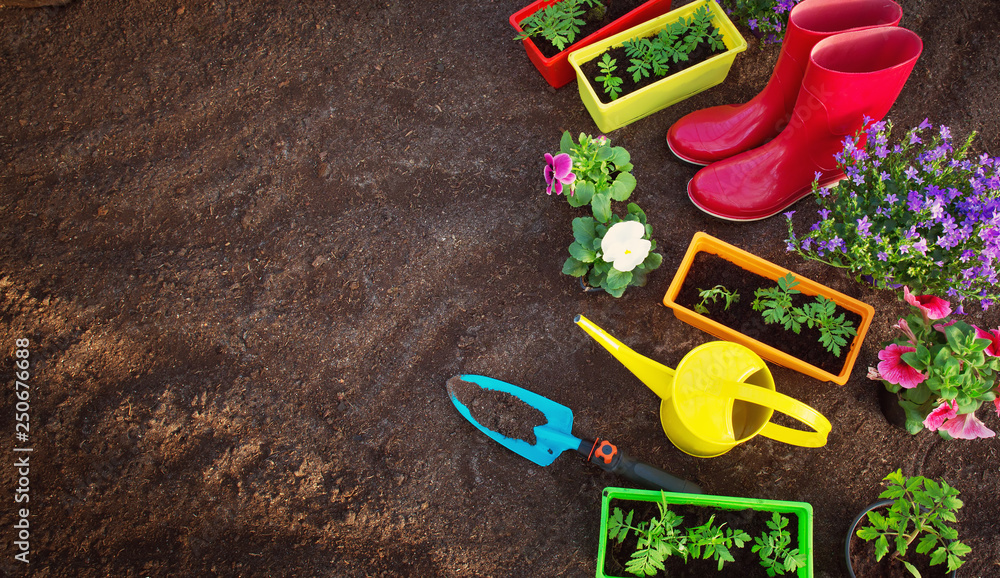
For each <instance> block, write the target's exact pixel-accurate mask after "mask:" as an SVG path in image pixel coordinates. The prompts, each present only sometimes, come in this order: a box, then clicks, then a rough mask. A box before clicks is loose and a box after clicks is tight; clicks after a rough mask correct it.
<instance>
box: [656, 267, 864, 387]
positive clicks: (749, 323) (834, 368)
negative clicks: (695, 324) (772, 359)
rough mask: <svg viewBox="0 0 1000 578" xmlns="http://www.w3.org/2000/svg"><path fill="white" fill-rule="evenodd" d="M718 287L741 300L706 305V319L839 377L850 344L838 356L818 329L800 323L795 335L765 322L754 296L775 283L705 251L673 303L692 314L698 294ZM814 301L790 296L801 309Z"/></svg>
mask: <svg viewBox="0 0 1000 578" xmlns="http://www.w3.org/2000/svg"><path fill="white" fill-rule="evenodd" d="M720 284H721V285H724V286H725V288H726V289H727V290H729V291H730V292H733V293H735V294H737V295H739V296H740V298H739V300H738V301H736V302H735V303H733V304H732V305H731V306H730V307H729V308H728V309H726V308H725V305H724V304H723V303H722V302H721V301H718V302H716V303H715V304H711V303H709V304H707V307H708V309H709V314H708V315H705V317H708V318H709V319H712V320H713V321H716V322H718V323H721V324H722V325H725V326H726V327H728V328H730V329H733V330H735V331H738V332H740V333H742V334H744V335H746V336H747V337H751V338H753V339H756V340H757V341H760V342H761V343H766V344H767V345H770V346H771V347H774V348H776V349H779V350H781V351H784V352H785V353H787V354H789V355H792V356H793V357H796V358H798V359H800V360H802V361H805V362H806V363H809V364H810V365H814V366H816V367H818V368H820V369H822V370H824V371H827V372H829V373H832V374H833V375H838V374H839V373H840V372H841V370H843V368H844V360H845V358H846V357H847V353H848V352H849V351H850V349H851V348H850V342H848V345H847V346H846V347H842V348H841V351H840V356H839V357H838V356H836V355H834V354H833V353H832V352H830V351H827V350H826V348H825V347H823V344H822V343H820V341H819V339H820V332H819V329H817V328H809V327H808V326H807V325H805V324H803V325H802V328H801V329H800V331H799V333H798V334H796V333H794V332H792V331H791V330H786V329H785V328H784V327H783V326H781V325H779V324H777V323H770V324H768V323H765V322H764V318H763V316H762V315H761V312H759V311H754V310H753V301H754V294H755V292H756V291H757V289H770V288H771V287H776V286H777V283H776V282H774V281H772V280H771V279H768V278H766V277H763V276H761V275H757V274H756V273H752V272H750V271H747V270H745V269H742V268H740V267H739V266H737V265H735V264H733V263H731V262H729V261H727V260H725V259H723V258H722V257H719V256H718V255H715V254H712V253H706V252H700V253H697V254H696V255H695V257H694V260H693V261H692V262H691V268H690V269H689V271H688V274H687V277H686V278H685V279H684V284H683V285H681V289H680V291H678V293H677V298H676V299H675V301H676V302H677V304H678V305H682V306H684V307H687V308H688V309H691V310H692V311H693V310H694V307H695V305H697V304H699V303H701V301H702V298H701V297H700V296H699V294H700V293H701V291H702V290H703V289H711V288H713V287H715V286H716V285H720ZM813 299H814V297H813V296H807V295H804V294H802V293H799V294H797V295H792V307H803V306H804V305H805V304H806V303H808V302H810V301H812V300H813ZM841 314H843V315H844V319H845V320H846V321H848V322H850V323H851V324H852V326H853V327H854V328H855V330H857V328H858V326H860V325H861V316H860V315H858V314H857V313H854V312H853V311H848V310H847V309H843V308H841V307H838V308H837V312H836V313H835V316H837V317H839V316H840V315H841Z"/></svg>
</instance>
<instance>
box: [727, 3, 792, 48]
mask: <svg viewBox="0 0 1000 578" xmlns="http://www.w3.org/2000/svg"><path fill="white" fill-rule="evenodd" d="M801 1H802V0H722V1H721V2H720V4H721V5H722V7H723V9H725V11H726V14H728V15H729V17H730V18H731V19H732V20H733V21H734V22H736V23H739V24H742V25H743V26H746V27H747V28H749V29H750V32H752V33H753V35H754V36H756V37H757V38H760V39H761V40H762V41H763V42H762V44H761V46H763V45H765V44H775V43H780V42H781V41H782V40H784V38H785V30H786V29H787V28H788V13H789V12H791V11H792V8H794V7H795V5H796V4H798V3H799V2H801Z"/></svg>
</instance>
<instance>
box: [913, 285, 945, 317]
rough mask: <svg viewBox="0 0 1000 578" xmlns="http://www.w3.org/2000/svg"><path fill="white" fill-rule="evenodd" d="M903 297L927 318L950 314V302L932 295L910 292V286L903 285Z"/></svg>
mask: <svg viewBox="0 0 1000 578" xmlns="http://www.w3.org/2000/svg"><path fill="white" fill-rule="evenodd" d="M903 299H905V300H906V302H907V303H909V304H910V305H913V306H914V307H916V308H918V309H920V311H921V312H923V314H924V316H926V317H927V318H928V319H943V318H945V317H947V316H948V315H951V304H950V303H948V302H947V301H945V300H944V299H941V298H940V297H935V296H933V295H914V294H912V293H910V288H909V287H906V286H904V287H903Z"/></svg>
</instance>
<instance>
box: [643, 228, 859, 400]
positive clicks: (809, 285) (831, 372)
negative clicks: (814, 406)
mask: <svg viewBox="0 0 1000 578" xmlns="http://www.w3.org/2000/svg"><path fill="white" fill-rule="evenodd" d="M701 254H706V257H710V256H715V257H717V258H721V260H718V263H719V264H722V265H726V266H727V267H729V268H732V269H733V270H742V271H745V272H748V273H750V274H754V275H757V276H760V277H761V278H763V279H761V281H768V280H769V281H770V282H771V283H776V282H777V279H779V278H781V277H783V276H785V275H787V274H788V273H792V274H793V275H794V276H795V280H796V281H798V282H799V285H798V286H796V287H795V289H797V290H799V291H801V293H802V295H803V296H805V297H814V296H816V295H822V296H823V297H826V298H827V299H830V300H831V301H833V302H834V303H835V304H836V305H837V307H838V311H843V312H844V313H845V314H846V315H848V317H854V318H855V319H856V320H857V323H855V325H854V327H855V330H856V331H857V334H856V335H855V336H854V338H853V339H852V340H851V341H850V343H848V345H847V347H846V348H845V349H844V351H842V352H841V355H840V356H839V357H837V358H836V364H835V365H839V366H840V367H839V368H836V369H835V368H833V367H832V366H831V367H829V368H826V369H824V368H823V367H820V366H818V365H816V364H815V363H811V362H810V360H806V359H803V358H802V357H801V356H796V355H792V354H790V353H789V350H790V349H791V348H792V346H796V347H802V346H804V345H806V346H809V347H812V348H813V349H817V350H819V352H822V353H826V352H825V351H822V349H823V347H822V345H820V344H819V343H818V342H813V341H812V340H807V339H806V338H804V337H803V336H804V335H805V334H806V329H805V328H804V327H803V329H802V334H801V335H796V334H794V333H792V332H791V331H785V330H784V329H783V328H782V327H781V326H780V325H778V324H774V325H768V326H763V320H762V318H760V314H759V313H757V312H753V314H752V315H746V316H745V318H746V319H761V321H760V324H759V325H760V326H761V327H766V328H774V329H775V330H776V331H781V332H783V333H781V334H779V335H780V336H781V341H780V343H779V342H773V343H771V344H768V343H766V342H765V340H764V339H763V338H761V339H757V338H755V337H752V336H749V335H746V334H745V333H742V332H740V331H738V330H736V329H733V328H732V327H729V326H727V325H723V324H722V323H720V322H718V321H716V320H714V319H711V318H710V317H708V316H705V315H702V314H700V313H697V312H695V311H694V309H693V305H687V304H685V303H684V299H679V297H678V296H679V295H680V294H681V292H682V290H683V291H684V294H685V295H690V294H691V292H692V290H696V289H708V288H711V287H713V286H715V285H716V284H723V285H725V283H726V279H725V273H720V271H723V269H721V268H720V269H714V268H713V270H714V271H713V274H718V275H720V277H719V278H718V279H717V280H715V281H714V282H710V283H706V286H704V287H693V286H686V285H685V280H686V279H687V278H688V277H689V275H690V274H691V273H692V272H693V269H692V265H694V264H695V260H696V258H698V259H699V260H700V259H702V258H703V257H701ZM734 266H735V267H734ZM688 285H691V284H688ZM741 298H742V300H743V301H744V305H745V306H749V304H750V302H751V301H752V300H753V291H750V294H749V295H742V297H741ZM663 304H664V305H666V306H667V307H669V308H670V309H672V310H673V312H674V315H675V316H676V317H677V318H678V319H680V320H681V321H683V322H685V323H687V324H689V325H693V326H694V327H697V328H699V329H701V330H703V331H705V332H707V333H710V334H712V335H714V336H716V337H718V338H719V339H724V340H727V341H732V342H735V343H739V344H742V345H745V346H747V347H749V348H750V349H751V350H753V351H754V352H755V353H757V355H760V356H761V357H762V358H764V359H766V360H768V361H771V362H773V363H777V364H778V365H781V366H784V367H787V368H789V369H793V370H795V371H798V372H800V373H803V374H805V375H808V376H810V377H813V378H815V379H819V380H821V381H832V382H833V383H836V384H838V385H844V384H845V383H847V380H848V379H849V378H850V376H851V370H852V369H853V368H854V363H855V361H856V360H857V357H858V352H859V351H860V350H861V344H862V342H863V341H864V337H865V334H866V333H867V332H868V328H869V326H870V325H871V321H872V318H873V317H874V316H875V310H874V309H873V308H872V307H871V306H870V305H868V304H866V303H863V302H861V301H858V300H857V299H854V298H852V297H848V296H847V295H844V294H843V293H840V292H838V291H835V290H833V289H831V288H829V287H826V286H825V285H821V284H819V283H816V282H815V281H812V280H810V279H807V278H805V277H802V276H800V275H798V274H795V273H793V272H791V271H789V270H788V269H785V268H784V267H780V266H778V265H776V264H774V263H771V262H770V261H767V260H764V259H761V258H760V257H757V256H755V255H753V254H751V253H748V252H746V251H744V250H742V249H739V248H737V247H734V246H733V245H730V244H729V243H726V242H724V241H721V240H719V239H716V238H715V237H712V236H711V235H708V234H706V233H702V232H698V233H695V235H694V238H693V239H692V240H691V244H690V245H689V246H688V250H687V253H686V254H685V255H684V259H683V260H682V261H681V265H680V267H679V268H678V270H677V274H676V275H675V276H674V279H673V281H672V282H671V283H670V288H669V289H668V290H667V294H666V295H665V296H664V298H663ZM784 334H787V338H785V336H784ZM826 355H827V357H829V356H830V355H831V354H826ZM824 364H825V365H830V364H829V363H824Z"/></svg>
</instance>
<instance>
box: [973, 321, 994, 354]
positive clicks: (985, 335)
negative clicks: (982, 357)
mask: <svg viewBox="0 0 1000 578" xmlns="http://www.w3.org/2000/svg"><path fill="white" fill-rule="evenodd" d="M972 327H974V328H975V330H976V337H978V338H979V339H989V340H990V341H991V342H992V343H991V344H990V346H989V347H987V348H986V354H987V355H992V356H993V357H1000V327H998V328H996V329H992V330H990V331H983V330H982V329H980V328H978V327H976V326H975V325H973V326H972Z"/></svg>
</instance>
